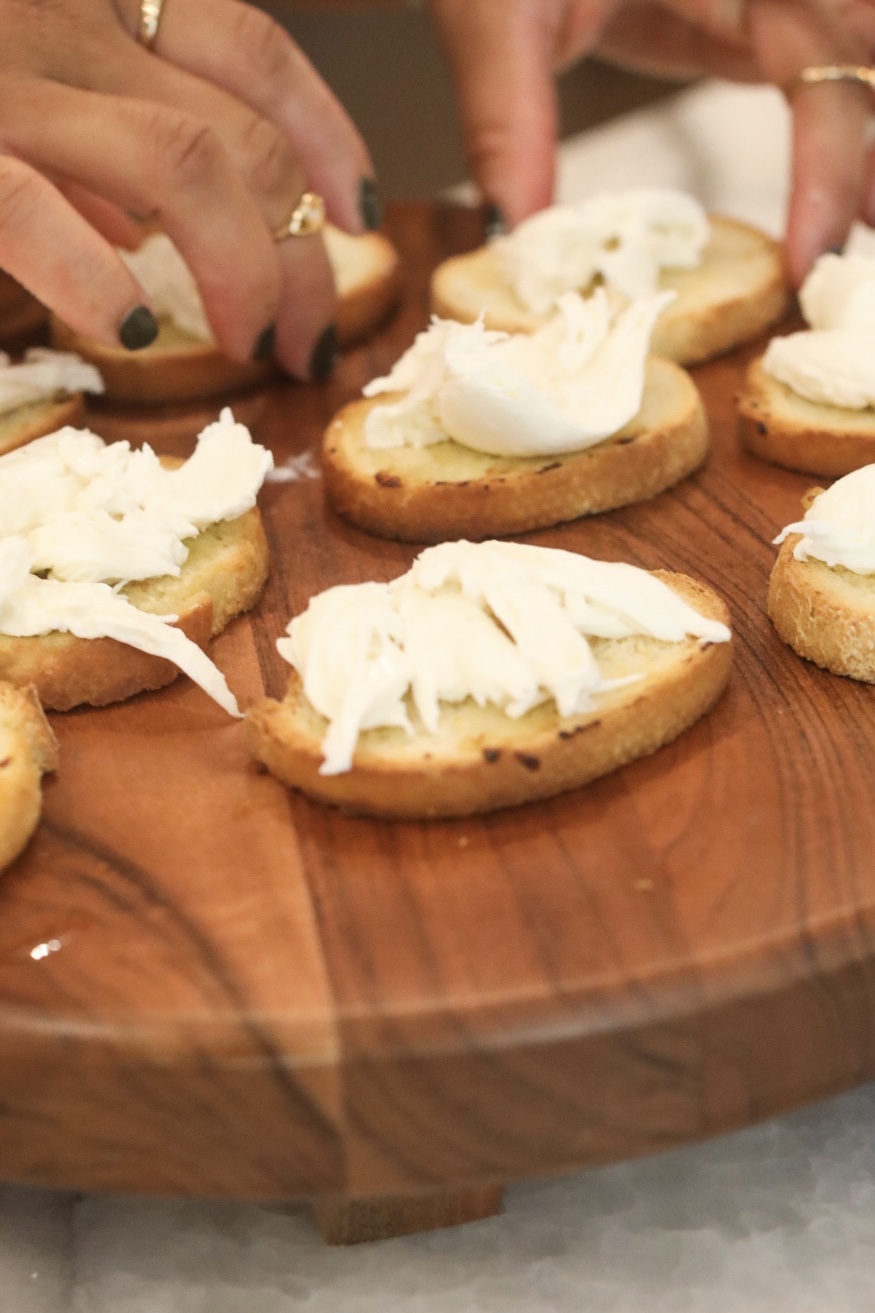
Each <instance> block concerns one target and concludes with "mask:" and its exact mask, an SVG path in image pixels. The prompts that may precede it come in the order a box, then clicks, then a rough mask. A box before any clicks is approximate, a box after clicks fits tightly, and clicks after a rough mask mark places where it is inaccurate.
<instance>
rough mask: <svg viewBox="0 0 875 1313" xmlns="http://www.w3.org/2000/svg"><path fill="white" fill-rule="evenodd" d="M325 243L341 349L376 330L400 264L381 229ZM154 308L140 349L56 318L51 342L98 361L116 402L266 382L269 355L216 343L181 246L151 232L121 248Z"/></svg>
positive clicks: (201, 395)
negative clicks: (255, 356) (152, 329)
mask: <svg viewBox="0 0 875 1313" xmlns="http://www.w3.org/2000/svg"><path fill="white" fill-rule="evenodd" d="M325 243H326V247H327V250H328V256H329V259H330V261H331V264H332V267H333V269H334V275H335V280H336V283H337V291H338V305H337V333H338V339H339V342H340V345H341V346H346V345H349V344H350V343H351V342H354V341H358V340H360V339H361V338H362V337H365V336H367V335H368V334H369V333H371V332H373V331H375V330H376V329H377V328H378V327H379V325H380V324H381V323H382V321H383V320H384V319H385V317H386V315H387V314H388V313H389V311H390V310H391V308H392V307H393V305H394V304H395V302H396V301H397V299H398V296H399V293H400V288H401V282H400V261H399V259H398V253H397V251H396V250H395V248H394V247H393V246H392V244H391V242H389V240H388V239H387V238H386V237H384V236H383V235H382V234H381V233H367V234H365V235H364V236H362V237H352V236H350V235H349V234H347V233H342V232H340V231H339V230H336V229H331V228H326V232H325ZM121 254H122V256H123V258H124V259H125V260H126V261H127V263H128V264H129V265H130V266H131V268H132V270H133V272H134V273H135V274H136V276H137V277H138V279H139V280H140V282H141V283H142V285H143V287H144V288H145V289H146V292H147V294H148V295H149V297H150V300H151V302H152V304H153V306H154V308H155V312H156V315H157V318H158V336H157V337H156V339H155V341H154V342H152V343H151V344H150V345H149V346H147V347H144V348H143V349H142V350H140V351H127V350H125V348H124V347H122V346H120V345H119V346H115V345H110V344H107V343H104V342H98V341H96V340H95V339H93V338H88V337H84V336H83V335H82V334H80V333H76V332H74V330H73V329H71V328H70V327H69V326H68V325H67V324H64V323H63V322H62V321H61V320H59V319H58V318H57V317H53V318H52V325H51V331H52V341H53V342H54V344H55V345H56V346H58V347H61V348H63V349H64V350H70V351H76V352H78V353H79V354H80V355H81V356H83V357H84V358H85V359H86V360H90V361H92V362H93V363H94V364H95V365H97V366H98V368H99V369H100V371H101V373H102V374H103V377H104V379H105V381H106V392H107V396H108V397H109V398H110V399H111V400H113V401H120V402H124V403H138V404H147V405H151V404H155V403H166V402H187V401H199V400H203V399H205V398H209V397H220V396H226V395H230V394H231V393H233V392H239V391H242V390H244V389H246V388H251V387H255V386H257V385H258V384H259V383H263V382H265V381H266V380H267V379H268V378H270V376H271V375H272V374H273V373H274V371H275V366H274V365H273V364H272V362H271V361H270V360H251V361H242V362H241V361H235V360H229V359H228V357H227V356H225V355H223V354H222V352H221V351H220V350H219V348H218V347H217V346H216V344H215V342H214V341H213V336H212V331H211V329H210V326H209V323H208V322H207V319H206V315H205V312H204V308H203V304H202V302H201V299H200V293H199V292H198V289H197V285H196V284H195V281H194V278H193V277H192V275H191V272H190V270H189V269H188V266H187V265H186V264H185V262H184V261H183V259H182V257H181V256H180V254H179V252H178V251H177V250H176V247H175V246H174V245H173V243H172V242H171V241H170V238H169V237H167V236H166V235H165V234H164V233H153V234H152V235H151V236H149V237H147V238H146V240H145V241H144V242H143V244H142V246H140V247H139V248H138V250H137V251H134V252H122V253H121Z"/></svg>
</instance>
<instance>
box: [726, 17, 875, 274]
mask: <svg viewBox="0 0 875 1313" xmlns="http://www.w3.org/2000/svg"><path fill="white" fill-rule="evenodd" d="M749 23H750V34H751V41H752V44H753V48H754V52H755V54H756V56H757V58H758V61H759V63H760V66H761V68H762V69H763V72H764V73H765V74H766V75H767V77H768V78H769V79H770V81H772V82H774V83H775V84H776V85H777V86H779V87H785V88H786V87H788V86H789V85H791V84H792V83H793V80H794V79H795V78H797V77H798V76H799V74H800V73H801V72H802V70H803V69H805V68H807V67H817V66H819V65H825V64H861V63H865V62H866V51H865V49H864V48H863V46H862V43H861V42H860V41H859V40H858V39H857V38H856V37H855V36H854V35H853V34H852V33H851V32H850V30H849V29H848V28H847V27H845V26H843V25H841V24H840V23H839V21H838V20H837V19H836V18H835V17H834V16H833V15H832V14H831V13H829V12H828V11H827V9H826V8H825V7H824V6H821V5H819V4H814V3H804V0H799V2H798V3H795V4H794V3H792V0H751V4H750V12H749ZM791 108H792V114H793V158H792V174H791V194H790V205H789V209H788V211H787V266H788V270H789V273H790V277H791V279H792V280H793V282H794V283H795V284H796V285H797V286H798V285H799V284H800V283H801V282H802V281H803V279H804V278H805V275H806V274H807V273H808V271H809V269H810V268H811V265H812V264H813V263H814V261H815V260H816V259H817V258H818V256H820V255H822V254H823V253H824V251H828V250H830V249H834V248H835V247H837V246H842V245H843V244H844V242H845V241H846V239H847V236H848V233H849V232H850V229H851V225H852V224H853V222H854V219H855V218H856V216H857V213H858V211H859V209H860V202H861V198H862V194H863V186H864V177H865V168H866V153H867V151H866V141H867V126H868V122H869V117H870V110H871V105H870V101H869V93H868V92H867V90H866V89H865V88H864V87H862V86H858V85H854V84H852V83H848V82H834V83H828V82H823V83H818V84H814V85H811V86H804V87H801V88H799V89H798V90H796V91H795V92H794V93H792V94H791Z"/></svg>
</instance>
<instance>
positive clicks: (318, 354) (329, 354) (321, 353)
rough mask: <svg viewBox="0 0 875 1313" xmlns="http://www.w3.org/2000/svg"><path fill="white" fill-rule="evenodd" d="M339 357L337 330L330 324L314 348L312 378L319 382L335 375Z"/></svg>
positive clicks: (311, 360) (311, 361) (311, 364)
mask: <svg viewBox="0 0 875 1313" xmlns="http://www.w3.org/2000/svg"><path fill="white" fill-rule="evenodd" d="M337 355H338V352H337V329H336V328H335V326H334V324H329V325H328V327H327V328H326V329H325V331H324V333H322V334H321V336H320V338H319V341H318V342H317V343H316V345H315V346H314V348H313V354H312V356H311V357H310V377H311V378H314V379H317V380H318V379H323V378H328V377H329V375H331V374H333V373H334V366H335V365H336V364H337Z"/></svg>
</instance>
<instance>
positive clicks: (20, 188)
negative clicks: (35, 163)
mask: <svg viewBox="0 0 875 1313" xmlns="http://www.w3.org/2000/svg"><path fill="white" fill-rule="evenodd" d="M42 192H43V183H42V180H41V179H40V177H39V175H38V174H36V173H34V172H33V170H31V169H29V168H28V167H27V166H26V165H24V164H21V163H19V161H18V160H13V159H10V158H8V157H0V233H3V234H5V235H9V234H13V235H15V234H18V233H21V232H27V231H29V230H30V229H31V227H32V225H33V223H34V222H35V221H36V220H37V218H38V215H39V212H40V209H41V201H42V199H43V195H42Z"/></svg>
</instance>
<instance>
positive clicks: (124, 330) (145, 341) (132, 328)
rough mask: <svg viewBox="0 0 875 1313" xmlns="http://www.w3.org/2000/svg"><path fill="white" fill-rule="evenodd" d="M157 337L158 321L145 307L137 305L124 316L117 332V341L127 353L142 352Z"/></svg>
mask: <svg viewBox="0 0 875 1313" xmlns="http://www.w3.org/2000/svg"><path fill="white" fill-rule="evenodd" d="M157 336H158V320H157V319H156V318H155V316H154V315H153V314H152V311H151V310H150V309H149V307H148V306H147V305H138V306H137V307H136V309H134V310H132V311H131V312H130V314H128V315H125V317H124V319H123V320H122V322H121V324H120V326H119V330H118V340H119V341H120V342H121V344H122V346H123V347H127V349H128V351H142V349H143V347H144V346H148V345H149V343H150V342H154V341H155V338H156V337H157Z"/></svg>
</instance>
